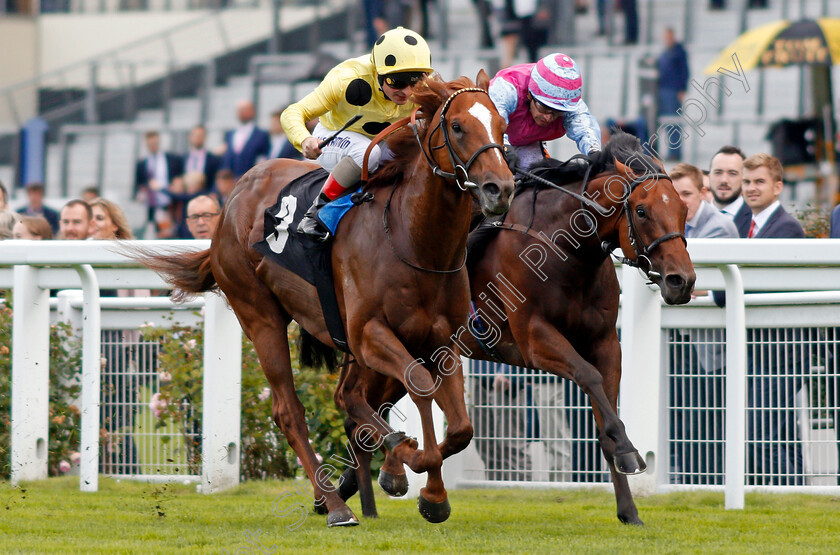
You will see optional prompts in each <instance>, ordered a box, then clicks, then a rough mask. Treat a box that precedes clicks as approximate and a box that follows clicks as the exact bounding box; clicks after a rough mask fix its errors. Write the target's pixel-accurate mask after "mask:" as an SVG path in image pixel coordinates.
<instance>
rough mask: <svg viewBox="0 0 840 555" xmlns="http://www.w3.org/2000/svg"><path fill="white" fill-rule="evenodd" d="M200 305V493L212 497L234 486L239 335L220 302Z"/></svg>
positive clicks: (208, 299)
mask: <svg viewBox="0 0 840 555" xmlns="http://www.w3.org/2000/svg"><path fill="white" fill-rule="evenodd" d="M204 303H205V304H204V310H205V312H204V397H203V399H204V401H203V404H202V415H201V420H202V429H201V438H202V445H201V491H202V493H213V492H217V491H221V490H224V489H228V488H231V487H234V486H236V485H238V484H239V452H240V437H239V435H240V429H239V426H240V405H241V396H242V329H241V328H240V327H239V321H238V320H237V319H236V316H235V315H234V313H233V311H232V310H231V309H230V308H229V307H228V306H227V303H226V302H225V300H224V299H223V298H222V297H221V296H219V295H217V294H214V293H208V294H206V295H204ZM280 331H281V332H282V330H280Z"/></svg>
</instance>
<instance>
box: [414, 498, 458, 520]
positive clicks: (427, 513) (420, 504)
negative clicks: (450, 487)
mask: <svg viewBox="0 0 840 555" xmlns="http://www.w3.org/2000/svg"><path fill="white" fill-rule="evenodd" d="M417 510H418V511H420V514H421V515H423V518H425V519H426V520H428V521H429V522H431V523H432V524H438V523H441V522H443V521H445V520H446V519H447V518H449V514H450V513H451V512H452V509H451V508H450V506H449V499H445V500H444V501H443V503H432V502H431V501H429V500H427V499H426V498H425V497H423V494H422V493H421V494H420V497H418V498H417Z"/></svg>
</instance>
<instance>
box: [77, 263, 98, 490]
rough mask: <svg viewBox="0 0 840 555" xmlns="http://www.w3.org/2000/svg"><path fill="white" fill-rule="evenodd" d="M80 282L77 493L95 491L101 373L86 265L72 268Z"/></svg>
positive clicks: (91, 278)
mask: <svg viewBox="0 0 840 555" xmlns="http://www.w3.org/2000/svg"><path fill="white" fill-rule="evenodd" d="M74 268H75V269H76V272H78V274H79V278H80V279H81V280H82V291H83V294H84V300H83V302H82V434H81V445H80V449H79V453H80V454H81V459H80V461H79V489H80V490H81V491H97V490H98V489H99V408H100V403H99V398H100V397H99V392H100V390H99V389H100V388H99V386H100V378H101V372H102V348H101V344H100V343H101V335H102V325H101V318H102V315H101V311H100V305H99V282H98V281H97V279H96V274H95V273H94V271H93V268H92V267H91V266H90V265H89V264H80V265H77V266H74Z"/></svg>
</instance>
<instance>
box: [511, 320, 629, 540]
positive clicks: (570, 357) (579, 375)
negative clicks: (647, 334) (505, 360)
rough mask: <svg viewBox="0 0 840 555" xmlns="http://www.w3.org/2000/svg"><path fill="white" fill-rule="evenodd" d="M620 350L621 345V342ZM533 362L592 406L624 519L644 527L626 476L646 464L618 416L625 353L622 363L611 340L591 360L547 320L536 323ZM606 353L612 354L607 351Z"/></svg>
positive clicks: (532, 339) (532, 331) (530, 355)
mask: <svg viewBox="0 0 840 555" xmlns="http://www.w3.org/2000/svg"><path fill="white" fill-rule="evenodd" d="M615 343H616V346H618V342H617V341H616V342H615ZM528 345H529V347H530V348H529V352H528V353H527V357H528V361H529V363H530V364H531V365H532V366H533V367H534V368H539V369H540V370H544V371H546V372H549V373H551V374H554V375H556V376H560V377H562V378H566V379H569V380H572V381H574V382H575V383H576V384H577V385H578V386H579V387H580V388H581V389H582V390H583V392H584V393H586V395H587V396H588V397H589V400H590V403H591V404H592V411H593V414H594V416H595V422H596V424H597V425H598V430H599V434H598V442H599V444H600V446H601V450H602V452H603V453H604V458H605V459H606V460H607V462H608V463H609V466H610V473H611V474H612V478H613V486H614V488H615V495H616V503H617V505H618V518H619V520H621V521H622V522H625V523H633V524H641V523H642V522H641V520H639V516H638V512H637V510H636V506H635V504H634V503H633V497H632V495H631V494H630V488H629V485H628V483H627V476H626V474H634V473H639V472H644V470H645V465H644V461H643V460H642V459H641V457H640V456H639V454H638V452H637V451H636V448H635V447H633V444H632V443H631V442H630V439H629V438H628V437H627V434H626V432H625V431H624V424H623V423H622V422H621V420H619V418H618V414H617V403H618V382H619V381H620V379H621V358H620V356H621V350H620V347H619V348H618V359H617V364H616V361H615V360H610V359H611V358H615V357H614V349H612V348H611V345H610V344H609V342H605V343H603V344H599V345H598V346H597V348H593V351H596V352H599V357H602V358H600V359H599V360H598V363H597V365H595V366H593V364H590V363H589V362H588V361H586V360H585V359H584V358H583V357H582V356H581V355H580V354H579V353H578V352H577V350H575V348H574V347H573V346H572V345H571V343H569V341H568V340H567V339H566V337H565V336H563V334H562V333H560V332H559V331H558V330H557V329H556V328H554V327H553V326H551V325H550V324H548V323H547V322H544V321H536V320H535V321H534V322H533V323H532V326H531V328H530V338H529V342H528ZM604 349H606V350H607V354H602V353H601V351H602V350H604Z"/></svg>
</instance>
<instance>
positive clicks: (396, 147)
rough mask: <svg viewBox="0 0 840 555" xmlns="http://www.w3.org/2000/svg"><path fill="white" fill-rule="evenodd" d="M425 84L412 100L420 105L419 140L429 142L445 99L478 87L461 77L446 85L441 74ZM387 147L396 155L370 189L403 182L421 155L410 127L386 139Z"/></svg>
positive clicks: (432, 77)
mask: <svg viewBox="0 0 840 555" xmlns="http://www.w3.org/2000/svg"><path fill="white" fill-rule="evenodd" d="M424 83H425V86H420V87H417V88H416V89H415V91H414V93H412V96H411V101H412V102H414V103H415V104H417V105H418V106H420V109H419V110H418V112H417V132H418V135H419V137H420V141H424V140H425V139H426V135H427V133H429V122H430V121H431V119H432V117H433V116H434V115H435V112H437V110H438V108H440V106H441V104H443V102H444V100H446V99H447V98H449V96H450V95H452V93H454V92H455V91H458V90H460V89H466V88H468V87H475V83H473V82H472V80H471V79H470V78H468V77H459V78H457V79H455V80H453V81H448V82H447V81H444V80H443V79H442V78H441V77H440V76H439V75H438V74H433V75H432V76H430V77H427V78H426V79H425V80H424ZM385 144H386V145H388V148H389V149H390V150H391V152H392V153H393V159H392V160H389V161H388V162H385V163H384V164H382V166H381V167H380V168H379V169H378V170H377V171H376V173H375V174H373V175H372V176H371V178H370V181H369V185H368V186H369V187H376V186H379V185H383V186H384V185H392V184H394V183H395V182H398V181H401V180H402V179H403V178H404V177H405V175H406V174H408V173H409V172H410V170H411V169H412V168H413V166H414V162H415V159H416V157H417V155H418V154H420V145H419V144H417V140H416V139H415V138H414V132H413V131H412V130H411V128H409V127H402V128H400V129H398V130H396V131H394V132H393V133H391V134H390V135H389V136H388V137H387V138H386V139H385ZM423 163H425V160H424V161H423Z"/></svg>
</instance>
